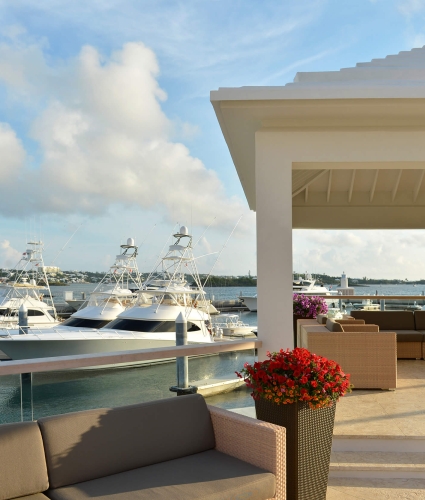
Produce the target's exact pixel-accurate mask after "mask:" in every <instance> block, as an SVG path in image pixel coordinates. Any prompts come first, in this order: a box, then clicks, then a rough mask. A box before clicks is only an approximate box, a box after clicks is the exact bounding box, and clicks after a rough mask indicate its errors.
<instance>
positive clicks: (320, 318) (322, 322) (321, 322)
mask: <svg viewBox="0 0 425 500" xmlns="http://www.w3.org/2000/svg"><path fill="white" fill-rule="evenodd" d="M327 320H328V317H327V316H326V314H318V315H317V316H316V321H317V322H318V323H319V325H326V321H327Z"/></svg>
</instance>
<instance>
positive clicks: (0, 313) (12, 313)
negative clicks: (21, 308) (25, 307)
mask: <svg viewBox="0 0 425 500" xmlns="http://www.w3.org/2000/svg"><path fill="white" fill-rule="evenodd" d="M0 316H18V311H17V310H16V309H13V310H12V309H9V308H4V307H3V308H1V309H0Z"/></svg>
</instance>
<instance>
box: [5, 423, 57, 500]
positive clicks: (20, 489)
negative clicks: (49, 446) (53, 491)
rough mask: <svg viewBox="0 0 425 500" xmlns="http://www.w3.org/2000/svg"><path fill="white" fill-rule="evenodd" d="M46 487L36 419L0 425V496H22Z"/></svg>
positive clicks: (42, 453)
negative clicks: (34, 420)
mask: <svg viewBox="0 0 425 500" xmlns="http://www.w3.org/2000/svg"><path fill="white" fill-rule="evenodd" d="M48 487H49V481H48V478H47V467H46V459H45V457H44V448H43V442H42V440H41V434H40V429H39V428H38V425H37V424H36V422H20V423H17V424H4V425H0V500H9V499H10V498H17V497H25V498H26V496H29V495H33V494H35V493H41V492H42V491H45V490H47V488H48ZM31 498H33V497H31ZM34 498H37V497H34ZM37 500H38V498H37Z"/></svg>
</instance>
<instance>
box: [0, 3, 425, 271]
mask: <svg viewBox="0 0 425 500" xmlns="http://www.w3.org/2000/svg"><path fill="white" fill-rule="evenodd" d="M0 20H1V22H0V26H1V28H0V153H1V158H2V159H3V161H2V162H0V177H1V178H2V186H3V190H2V196H1V197H0V228H1V234H0V265H3V266H8V265H12V264H13V263H14V261H15V259H16V257H17V256H18V255H19V254H20V253H21V252H22V249H23V248H24V247H25V239H26V238H27V237H28V235H29V233H36V234H37V235H39V234H41V235H42V237H43V239H44V240H45V241H46V247H47V248H46V261H47V263H52V261H53V259H56V260H55V262H54V264H56V265H60V266H61V267H62V268H63V269H88V270H103V269H106V268H107V267H108V265H109V263H110V261H111V259H113V257H114V255H115V253H117V251H118V248H119V245H120V244H121V243H123V242H124V241H125V240H126V238H127V237H129V236H132V237H135V238H136V241H137V242H138V243H143V247H142V249H141V255H142V257H141V259H140V266H141V267H142V269H143V270H146V271H147V270H149V269H150V267H151V266H152V264H153V261H154V260H155V257H156V256H157V254H158V253H159V252H160V250H161V248H162V247H163V246H164V243H165V241H166V239H167V238H168V236H169V235H170V234H171V232H172V231H173V230H174V229H175V227H176V224H186V225H188V226H189V227H190V228H191V231H192V232H193V234H194V236H195V239H198V238H199V237H200V236H201V235H202V234H203V232H204V229H205V228H206V227H207V226H210V229H208V231H207V232H206V233H205V235H204V236H203V237H202V239H201V241H200V243H199V245H198V249H197V251H198V254H204V253H208V252H211V251H220V250H222V249H223V245H224V244H225V242H226V240H227V238H228V236H229V234H230V232H231V231H232V229H233V228H234V226H235V224H236V223H237V221H238V219H239V217H240V216H241V215H242V216H243V217H242V220H241V221H240V223H239V224H238V226H237V228H236V230H235V233H234V236H233V237H232V238H231V240H230V241H229V242H228V243H227V245H226V246H225V248H224V249H223V250H222V253H221V256H220V259H219V262H218V263H217V264H216V267H215V269H214V271H215V272H216V273H217V274H247V273H248V270H250V271H251V273H252V274H255V273H256V255H255V214H253V213H252V212H250V211H249V209H248V207H247V204H246V200H245V198H244V195H243V192H242V189H241V186H240V183H239V180H238V178H237V175H236V172H235V169H234V167H233V163H232V161H231V158H230V155H229V152H228V150H227V147H226V144H225V142H224V139H223V137H222V134H221V131H220V129H219V126H218V123H217V120H216V118H215V115H214V112H213V109H212V106H211V104H210V102H209V92H210V90H213V89H217V88H218V87H226V86H227V87H238V86H243V85H284V84H285V83H287V82H289V81H292V79H293V77H294V76H295V74H296V72H297V71H324V70H338V69H340V68H342V67H350V66H354V65H355V64H356V63H357V62H361V61H369V60H371V59H373V58H380V57H385V56H386V55H387V54H395V53H398V52H399V51H401V50H410V49H411V48H413V47H419V46H423V45H424V44H425V1H422V0H393V1H391V0H373V1H372V0H344V2H341V1H337V0H327V1H325V0H317V1H314V0H307V1H305V2H293V1H288V0H284V1H280V2H278V1H275V0H274V1H262V2H256V1H251V0H244V1H242V0H237V1H228V0H227V1H222V0H211V1H206V0H205V1H201V0H196V1H195V0H185V1H182V2H177V1H162V0H156V1H154V2H147V1H141V0H119V1H118V0H91V1H89V2H88V1H87V0H85V1H80V0H73V1H72V2H69V1H64V0H37V1H36V0H19V1H16V2H10V1H8V0H0ZM80 226H81V227H80ZM78 227H80V229H79V230H78V231H77V233H76V234H75V236H74V238H73V239H72V241H71V242H70V244H69V245H68V246H67V247H66V248H65V249H64V250H63V252H61V253H60V255H59V256H57V254H58V252H59V250H60V249H61V247H62V246H63V244H64V243H65V242H66V241H67V240H68V238H69V237H70V236H71V234H72V233H73V232H74V231H75V229H76V228H78ZM391 238H392V241H393V242H394V239H397V240H398V242H399V244H400V248H402V249H403V252H402V253H401V254H400V253H398V254H395V253H394V250H393V248H394V245H392V246H391V247H388V248H387V247H386V246H385V242H383V241H382V240H387V239H388V233H383V234H380V233H378V234H377V233H373V234H372V233H368V232H353V231H352V232H337V231H334V232H331V231H327V232H317V231H309V232H306V231H295V232H294V267H295V268H296V269H297V270H299V271H301V270H308V271H310V272H313V273H315V272H327V273H329V274H340V273H341V272H342V271H343V270H345V271H346V272H347V273H348V275H349V276H353V277H354V276H357V275H359V276H360V275H361V276H369V277H397V278H401V279H404V278H406V277H407V278H409V279H416V278H423V277H425V264H422V261H423V258H422V252H421V250H422V233H420V234H418V233H412V232H404V233H400V232H399V233H396V232H394V234H392V235H391ZM335 241H339V242H342V244H341V245H339V249H338V250H337V249H336V247H335V246H334V242H335ZM353 245H354V248H355V249H356V250H355V252H353V250H352V249H353ZM371 255H372V256H373V258H371ZM374 257H377V258H379V262H380V264H379V266H376V259H375V258H374ZM215 258H216V257H215V256H210V257H207V258H205V259H201V260H200V261H199V262H200V270H201V271H203V272H208V270H209V269H210V268H211V266H212V265H213V264H214V261H215ZM418 273H419V274H418Z"/></svg>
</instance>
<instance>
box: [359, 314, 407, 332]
mask: <svg viewBox="0 0 425 500" xmlns="http://www.w3.org/2000/svg"><path fill="white" fill-rule="evenodd" d="M351 315H352V316H354V317H355V318H356V319H364V320H365V322H366V323H367V324H372V325H378V326H379V330H380V331H381V332H382V331H384V330H387V331H391V332H394V331H396V330H415V329H416V328H415V318H414V316H413V311H351Z"/></svg>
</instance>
